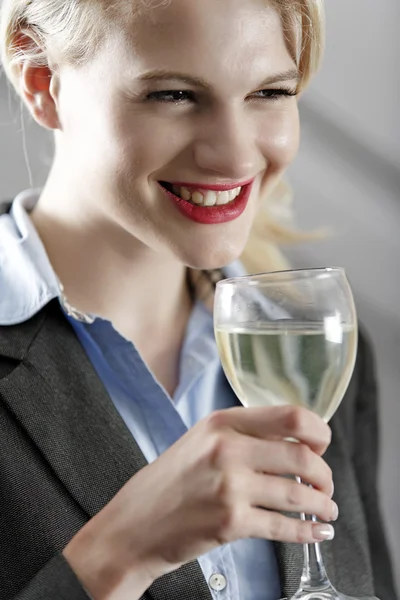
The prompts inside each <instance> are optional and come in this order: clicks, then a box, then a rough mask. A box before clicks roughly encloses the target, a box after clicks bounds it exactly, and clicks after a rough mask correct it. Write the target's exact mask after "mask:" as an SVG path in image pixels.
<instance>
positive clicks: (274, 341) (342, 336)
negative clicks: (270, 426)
mask: <svg viewBox="0 0 400 600" xmlns="http://www.w3.org/2000/svg"><path fill="white" fill-rule="evenodd" d="M215 336H216V340H217V345H218V350H219V354H220V357H221V362H222V366H223V369H224V371H225V374H226V376H227V378H228V380H229V382H230V384H231V386H232V388H233V390H234V391H235V393H236V395H237V396H238V398H239V400H240V401H241V403H242V404H244V406H248V407H249V406H281V405H285V404H291V405H297V406H304V407H306V408H308V409H310V410H312V411H313V412H315V413H317V414H318V415H319V416H320V417H321V418H322V419H324V420H325V421H326V422H327V421H329V419H330V418H331V417H332V415H333V414H334V413H335V411H336V409H337V408H338V406H339V404H340V402H341V400H342V398H343V396H344V393H345V391H346V389H347V386H348V384H349V381H350V377H351V374H352V372H353V368H354V363H355V358H356V352H357V327H356V326H351V325H344V324H342V323H340V322H338V321H337V320H336V318H335V317H331V318H329V317H328V319H326V320H325V323H296V322H293V321H290V320H282V321H277V322H271V323H266V322H263V323H251V326H247V327H232V326H222V327H217V328H216V330H215Z"/></svg>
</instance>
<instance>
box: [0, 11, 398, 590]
mask: <svg viewBox="0 0 400 600" xmlns="http://www.w3.org/2000/svg"><path fill="white" fill-rule="evenodd" d="M321 28H322V6H321V2H320V1H319V0H303V1H300V0H298V1H295V0H288V1H287V2H272V1H267V0H222V1H221V2H215V1H214V0H202V2H201V3H199V2H195V1H190V2H188V1H187V0H171V1H168V2H161V3H160V2H148V1H147V2H144V0H134V1H132V0H130V1H128V0H120V1H118V2H102V0H90V1H87V2H83V0H74V1H72V0H62V1H61V0H30V1H29V2H26V1H25V0H6V1H5V2H3V8H2V29H1V44H2V54H3V64H4V68H5V70H6V72H7V74H8V76H9V77H10V80H11V81H12V83H13V85H14V86H15V88H16V90H17V91H18V93H19V94H20V95H21V97H22V98H23V99H24V101H25V103H26V105H27V107H28V109H29V110H30V112H31V114H32V115H33V117H34V118H35V119H36V120H37V122H38V123H39V124H41V125H42V126H43V127H46V128H48V129H51V130H53V131H54V136H55V158H54V163H53V166H52V170H51V173H50V175H49V178H48V180H47V183H46V185H45V187H44V189H43V190H42V191H41V192H40V194H35V193H33V192H27V193H24V194H22V195H20V196H19V197H17V198H16V200H15V201H14V203H13V205H12V207H11V209H10V211H9V212H8V213H7V214H6V215H4V216H3V217H2V219H1V233H0V239H1V242H0V243H1V246H0V257H1V258H0V260H1V263H0V273H1V280H0V289H1V290H2V296H1V299H0V307H1V310H0V324H1V325H2V327H0V356H1V359H0V399H1V403H0V410H1V436H2V447H3V449H6V451H4V452H2V453H1V462H0V477H1V490H2V493H1V515H2V516H1V535H0V555H1V568H0V590H1V594H0V595H1V598H2V599H4V600H6V599H7V600H8V599H11V598H13V599H14V598H18V599H19V600H22V599H25V600H33V599H36V598H37V599H39V598H40V599H41V600H43V599H45V598H46V599H47V598H48V599H57V600H59V599H63V598H68V600H81V599H84V598H88V597H90V598H94V599H95V600H104V599H112V600H124V599H128V598H129V599H130V600H135V599H139V598H145V599H150V598H152V599H155V600H168V599H171V598H174V599H175V598H177V599H186V598H196V599H204V600H205V599H210V598H219V599H222V600H223V599H227V598H229V599H230V600H239V598H240V600H258V599H261V598H263V599H264V600H265V598H267V599H271V600H276V599H277V598H279V597H281V596H282V595H289V594H291V593H293V592H294V590H295V589H296V587H297V585H298V580H299V576H300V573H301V563H302V557H301V546H299V545H298V543H299V542H313V541H316V540H320V541H322V540H331V539H332V538H333V536H334V530H333V527H332V525H330V522H333V521H335V520H336V518H337V516H338V509H337V505H336V503H335V502H334V501H333V500H332V494H333V484H332V472H331V469H333V470H334V471H335V473H334V478H335V483H336V484H337V485H336V492H335V494H336V498H337V499H338V501H339V503H340V505H341V510H342V516H341V518H340V519H339V521H338V522H337V526H336V533H337V535H336V538H335V540H334V541H333V542H331V543H330V544H325V546H326V560H327V564H328V569H329V573H330V576H331V577H332V580H333V582H334V583H335V584H337V586H338V587H340V588H341V589H342V590H343V591H346V590H347V591H349V592H352V593H353V594H354V593H355V592H357V593H358V594H360V595H364V596H371V597H372V596H373V595H374V593H378V594H380V595H381V598H382V599H383V600H387V599H389V598H394V591H393V586H392V580H391V574H390V567H389V561H388V558H387V551H386V547H385V542H384V539H383V536H382V533H381V527H380V521H379V514H378V512H377V506H376V488H375V480H374V475H375V469H374V462H375V453H374V449H373V446H374V443H375V431H374V427H375V420H374V411H375V404H374V398H373V395H372V392H371V387H372V386H373V381H372V375H371V369H370V368H369V363H368V364H367V363H366V362H365V361H369V360H370V359H369V352H368V348H367V346H365V344H363V343H361V352H360V358H359V364H358V367H357V369H356V373H355V376H354V378H353V382H352V385H351V388H350V392H349V396H348V400H347V401H345V405H344V408H343V411H342V412H341V413H340V414H339V415H338V417H337V420H336V423H334V425H333V428H334V429H333V431H334V436H333V441H332V444H331V445H330V446H329V444H330V441H331V431H330V429H329V428H328V426H327V425H325V424H324V423H323V422H322V421H320V420H319V418H318V417H316V416H315V415H313V414H310V413H308V412H307V411H303V410H295V409H293V408H287V409H286V408H285V409H282V408H264V409H249V410H246V411H245V410H243V409H241V408H240V407H238V406H237V401H236V399H235V398H234V396H233V393H232V392H231V390H230V388H229V387H228V385H227V383H226V381H225V379H224V378H223V376H222V373H221V369H220V365H219V360H218V355H217V353H216V349H215V344H214V339H213V335H212V315H211V312H210V311H209V310H208V308H207V306H206V304H207V303H208V304H209V302H210V301H211V300H212V295H211V296H210V285H211V284H212V283H213V281H214V279H215V277H216V276H219V277H221V276H224V275H226V274H232V273H236V272H238V270H239V269H240V265H238V264H237V263H235V262H234V261H235V260H236V259H237V258H238V257H239V256H240V255H241V254H242V252H243V251H244V248H245V246H246V244H247V242H248V240H249V236H250V232H251V230H252V227H253V224H254V225H255V228H254V230H255V233H257V231H256V228H259V227H260V226H261V225H260V223H261V221H260V217H259V210H260V199H261V198H263V197H268V196H269V194H270V193H272V190H273V189H274V188H275V186H276V184H277V183H278V182H279V180H280V178H281V176H282V174H283V172H284V170H285V168H286V167H287V166H288V164H289V163H290V162H291V160H292V159H293V157H294V156H295V153H296V150H297V147H298V129H299V128H298V112H297V100H296V95H297V94H298V92H299V91H301V90H302V89H303V88H304V86H305V85H306V83H307V81H308V79H309V77H310V76H311V74H312V72H313V71H314V70H315V68H316V66H317V63H318V58H319V54H320V50H321V48H320V47H321V37H322V33H321ZM249 243H250V244H254V238H253V237H250V242H249ZM250 247H253V251H252V252H253V253H252V256H253V258H254V247H255V246H254V245H253V246H250ZM256 247H257V244H256ZM260 262H261V263H262V264H263V265H264V268H268V265H266V264H265V262H263V260H262V259H261V257H260ZM232 263H233V264H232ZM227 265H228V266H227ZM219 269H222V273H220V272H219V271H218V270H219ZM60 282H62V284H61V283H60ZM203 300H204V301H203ZM361 433H362V434H363V435H365V433H368V435H369V437H368V438H367V440H365V438H363V439H361ZM287 437H296V438H297V439H299V441H300V442H301V443H300V444H298V445H294V444H291V443H289V442H286V441H284V440H285V438H287ZM364 440H365V444H364ZM328 446H329V449H328V452H327V454H326V456H325V460H324V459H323V458H322V455H323V454H324V452H325V450H326V449H327V447H328ZM366 461H368V462H369V463H370V465H369V470H368V471H366V470H365V464H366ZM291 473H297V474H299V475H300V476H302V477H303V478H304V479H305V480H306V481H308V482H310V483H311V484H312V485H313V486H314V489H310V488H308V487H306V486H298V485H297V484H295V483H294V482H293V481H292V480H290V479H288V478H282V477H281V475H282V474H291ZM265 509H268V510H265ZM285 511H290V512H296V513H298V512H301V511H304V512H306V513H315V514H317V516H318V517H319V518H320V519H321V521H323V522H322V523H310V522H301V521H300V520H299V519H298V518H289V517H288V516H284V515H283V514H282V512H285ZM325 523H327V524H325ZM374 585H375V589H374Z"/></svg>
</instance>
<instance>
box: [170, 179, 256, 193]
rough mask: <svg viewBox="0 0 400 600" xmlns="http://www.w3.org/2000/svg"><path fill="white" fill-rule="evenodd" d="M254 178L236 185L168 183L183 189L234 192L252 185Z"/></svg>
mask: <svg viewBox="0 0 400 600" xmlns="http://www.w3.org/2000/svg"><path fill="white" fill-rule="evenodd" d="M253 181H254V177H253V178H252V179H248V180H247V181H242V182H236V183H218V184H217V183H215V184H210V183H192V182H191V183H188V182H184V181H168V182H167V183H169V184H170V185H175V186H177V187H185V188H188V189H196V190H210V191H213V192H228V191H229V190H235V189H236V188H239V187H244V186H246V185H249V184H250V183H253Z"/></svg>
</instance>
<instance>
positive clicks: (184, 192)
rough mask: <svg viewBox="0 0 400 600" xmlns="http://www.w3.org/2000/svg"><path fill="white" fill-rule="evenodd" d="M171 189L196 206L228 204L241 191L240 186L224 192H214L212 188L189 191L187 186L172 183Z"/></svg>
mask: <svg viewBox="0 0 400 600" xmlns="http://www.w3.org/2000/svg"><path fill="white" fill-rule="evenodd" d="M172 191H173V193H174V194H175V195H176V196H180V197H181V198H183V200H186V201H187V202H192V203H193V204H197V205H198V206H216V205H217V206H221V205H223V204H228V202H232V200H234V199H235V198H237V197H238V196H239V194H240V192H241V191H242V188H240V187H237V188H235V189H233V190H227V191H225V192H214V191H212V190H201V191H199V190H196V191H194V192H191V191H190V190H189V189H188V188H187V187H179V186H176V185H174V186H173V187H172Z"/></svg>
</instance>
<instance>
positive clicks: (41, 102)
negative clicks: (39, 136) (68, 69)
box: [18, 32, 60, 129]
mask: <svg viewBox="0 0 400 600" xmlns="http://www.w3.org/2000/svg"><path fill="white" fill-rule="evenodd" d="M18 46H19V48H20V49H21V51H22V53H23V54H25V56H26V58H24V59H23V60H22V61H21V66H20V71H19V89H20V94H21V96H22V98H23V100H24V101H25V104H26V105H27V107H28V109H29V112H30V113H31V115H32V116H33V118H34V119H35V121H36V122H37V123H38V124H39V125H41V126H42V127H45V128H46V129H60V121H59V118H58V110H57V106H58V102H57V100H58V91H59V85H58V76H57V74H56V73H55V72H54V71H52V69H51V68H50V67H49V65H40V66H38V65H37V64H35V62H34V59H31V58H29V56H30V55H32V49H35V46H36V48H37V49H38V50H39V47H38V44H37V42H36V41H35V40H34V39H33V38H32V37H31V36H30V35H29V33H22V32H21V33H20V34H19V36H18ZM28 48H29V52H27V49H28ZM24 51H25V52H24Z"/></svg>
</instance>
